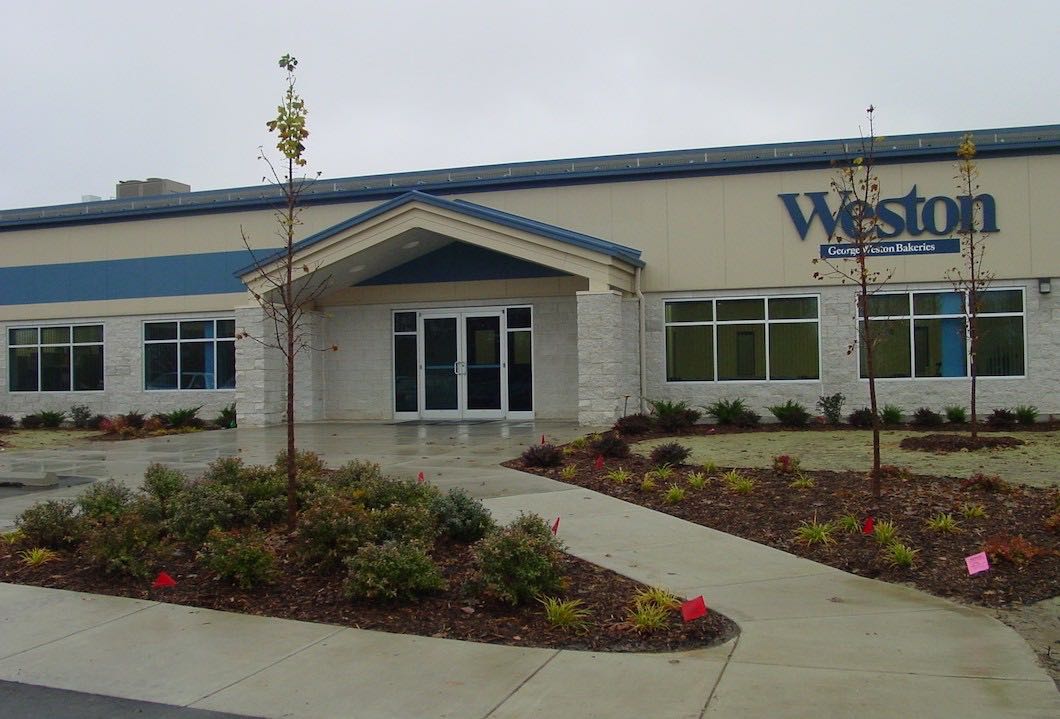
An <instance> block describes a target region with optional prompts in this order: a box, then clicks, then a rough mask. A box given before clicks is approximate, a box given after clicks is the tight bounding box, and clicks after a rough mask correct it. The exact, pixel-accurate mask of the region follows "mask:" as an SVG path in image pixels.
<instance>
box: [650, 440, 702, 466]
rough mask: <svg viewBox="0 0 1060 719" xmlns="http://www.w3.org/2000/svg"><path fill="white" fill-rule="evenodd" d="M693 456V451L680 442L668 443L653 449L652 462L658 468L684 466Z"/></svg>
mask: <svg viewBox="0 0 1060 719" xmlns="http://www.w3.org/2000/svg"><path fill="white" fill-rule="evenodd" d="M691 454H692V450H691V449H689V448H688V447H685V446H684V445H682V444H680V443H678V442H666V443H664V444H660V445H658V446H657V447H655V448H653V449H652V451H651V462H652V464H654V465H655V466H657V467H658V466H661V465H664V464H668V465H671V466H673V465H678V464H683V463H684V461H685V460H686V459H688V457H689V455H691Z"/></svg>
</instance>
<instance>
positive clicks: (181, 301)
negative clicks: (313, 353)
mask: <svg viewBox="0 0 1060 719" xmlns="http://www.w3.org/2000/svg"><path fill="white" fill-rule="evenodd" d="M253 301H254V300H253V299H252V298H251V297H250V296H249V295H248V294H245V293H235V294H219V295H187V296H184V297H149V298H147V299H126V300H99V301H96V302H50V303H48V304H40V305H0V322H8V321H22V320H33V321H36V320H47V319H50V318H54V317H65V318H68V319H78V318H81V317H117V316H124V315H145V314H158V313H166V314H169V313H172V314H179V313H182V312H232V311H233V308H234V307H238V306H240V305H245V304H247V303H248V302H253Z"/></svg>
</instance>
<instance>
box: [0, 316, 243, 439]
mask: <svg viewBox="0 0 1060 719" xmlns="http://www.w3.org/2000/svg"><path fill="white" fill-rule="evenodd" d="M225 317H232V313H228V314H227V315H226V314H224V313H216V312H212V313H208V314H204V313H188V314H181V315H165V316H162V315H149V316H128V315H126V316H121V317H96V318H92V317H89V318H85V317H79V318H77V319H63V318H56V319H49V320H47V321H41V320H34V321H25V322H17V321H11V322H4V323H3V325H2V329H3V337H2V338H0V414H9V415H12V416H14V417H21V416H23V415H27V414H33V413H35V412H40V411H42V410H57V411H63V412H69V411H70V407H71V406H72V405H75V404H83V405H85V406H87V407H88V408H89V409H91V410H92V412H93V413H96V414H106V415H113V414H119V413H121V414H124V413H126V412H132V411H138V412H143V413H144V414H154V413H156V412H169V411H172V410H176V409H183V408H186V407H197V406H199V405H202V409H201V410H199V416H200V417H203V418H204V419H213V418H214V417H216V416H217V414H218V413H219V412H220V410H221V408H222V407H225V406H226V405H229V404H231V403H232V402H235V401H236V400H237V396H238V390H237V391H233V390H167V391H152V392H147V391H144V388H143V358H144V351H143V322H144V320H152V321H153V320H169V319H173V320H186V319H213V318H221V319H223V318H225ZM63 324H102V325H103V386H104V390H103V391H102V392H9V391H8V389H7V387H8V381H9V377H8V366H7V364H8V356H9V353H8V346H7V328H9V327H17V326H28V327H39V326H46V325H63ZM237 326H238V323H237ZM239 344H240V343H239V342H238V341H237V342H236V355H237V369H238V355H239ZM237 384H238V383H237Z"/></svg>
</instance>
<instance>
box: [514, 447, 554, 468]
mask: <svg viewBox="0 0 1060 719" xmlns="http://www.w3.org/2000/svg"><path fill="white" fill-rule="evenodd" d="M522 459H523V463H524V464H525V465H526V466H527V467H558V466H559V465H561V464H563V450H561V449H560V448H559V447H557V446H556V445H554V444H548V443H546V444H532V445H530V446H529V447H527V448H526V449H525V450H523V454H522Z"/></svg>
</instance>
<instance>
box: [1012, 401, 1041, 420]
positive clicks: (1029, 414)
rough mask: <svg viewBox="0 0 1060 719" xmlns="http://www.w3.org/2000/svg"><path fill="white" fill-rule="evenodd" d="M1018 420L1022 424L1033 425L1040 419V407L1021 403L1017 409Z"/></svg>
mask: <svg viewBox="0 0 1060 719" xmlns="http://www.w3.org/2000/svg"><path fill="white" fill-rule="evenodd" d="M1015 415H1016V421H1017V422H1019V423H1020V424H1022V425H1033V424H1034V423H1035V422H1037V421H1038V408H1037V407H1035V406H1034V405H1026V404H1021V405H1019V406H1018V407H1016V410H1015Z"/></svg>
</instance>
